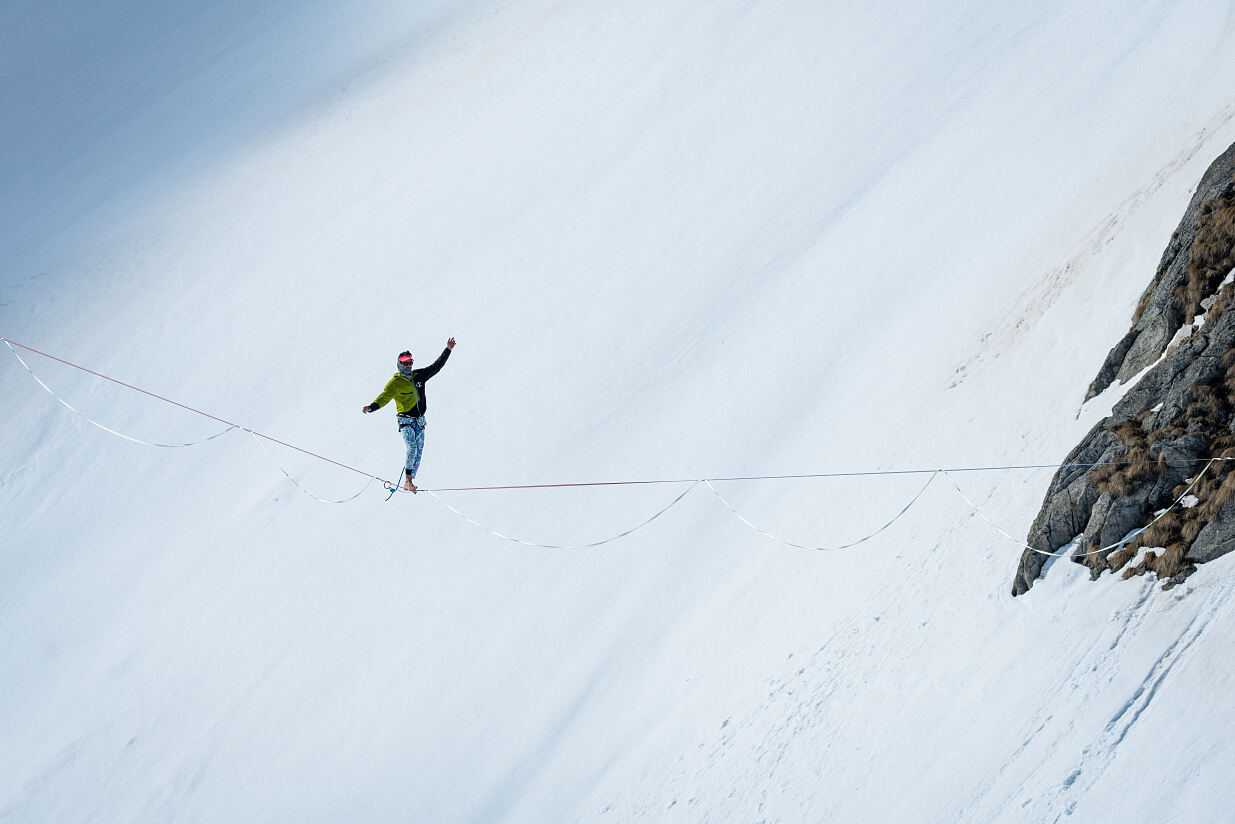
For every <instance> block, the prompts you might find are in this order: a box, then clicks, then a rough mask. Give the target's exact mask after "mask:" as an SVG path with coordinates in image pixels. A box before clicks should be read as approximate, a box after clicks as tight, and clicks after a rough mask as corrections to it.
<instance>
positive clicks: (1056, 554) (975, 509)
mask: <svg viewBox="0 0 1235 824" xmlns="http://www.w3.org/2000/svg"><path fill="white" fill-rule="evenodd" d="M1229 460H1231V458H1210V459H1209V462H1208V463H1207V464H1205V468H1204V469H1202V470H1201V471H1200V472H1198V473H1197V475H1196V477H1195V478H1193V479H1192V483H1190V484H1188V488H1187V489H1185V490H1184V491H1183V492H1182V493H1181V494H1180V496H1179V497H1178V498H1176V499H1175V501H1174V502H1173V503H1172V504H1171V505H1170V506H1168V507H1167V508H1166V509H1164V510H1162V511H1160V512H1159V513H1158V514H1157V515H1156V516H1155V517H1154V519H1153V520H1152V521H1150V522H1149V523H1147V524H1145V526H1143V527H1140V528H1139V529H1135V530H1133V531H1132V532H1130V533H1128V535H1126V536H1125V537H1124V538H1122V539H1121V540H1118V541H1116V542H1115V543H1113V544H1109V545H1108V546H1103V547H1098V548H1097V549H1091V550H1090V551H1088V552H1048V551H1046V550H1045V549H1038V548H1037V547H1033V546H1030V545H1029V544H1027V543H1025V542H1024V541H1022V540H1020V539H1019V538H1014V537H1013V536H1011V535H1009V534H1008V533H1007V532H1005V531H1004V530H1003V529H1002V528H1001V527H1000V526H999V525H998V524H996V523H995V522H994V521H992V520H991V519H990V518H988V517H986V515H985V514H983V512H982V511H981V510H980V509H978V505H977V504H975V503H974V502H973V499H972V498H970V497H969V496H968V495H966V494H965V492H964V490H962V489H961V487H960V484H958V483H957V482H956V479H955V478H953V477H952V476H951V475H948V473H947V471H946V470H942V469H941V470H940V472H942V473H943V474H944V475H945V476H947V478H948V480H949V481H951V482H952V486H954V487H956V491H957V493H958V494H959V495H960V496H961V497H962V498H964V499H965V503H967V504H969V508H970V509H972V510H973V513H974V514H975V515H977V516H978V517H979V518H981V519H982V520H984V521H986V522H987V523H988V524H990V525H991V527H992V528H993V529H994V530H995V531H996V532H998V533H999V534H1000V535H1002V536H1003V537H1005V538H1007V539H1008V540H1009V541H1012V542H1013V543H1015V544H1016V545H1017V546H1020V547H1023V548H1024V549H1027V550H1029V551H1030V552H1035V553H1037V554H1038V555H1046V556H1049V557H1051V558H1063V557H1065V556H1068V555H1071V556H1072V557H1074V558H1084V557H1087V556H1090V555H1098V554H1100V553H1103V552H1110V551H1111V550H1115V549H1118V548H1119V547H1121V546H1123V545H1125V544H1127V543H1128V542H1130V541H1132V540H1133V539H1134V538H1136V536H1137V535H1140V534H1141V533H1142V532H1144V531H1145V530H1147V529H1149V528H1150V527H1151V526H1153V525H1154V524H1156V523H1158V521H1160V520H1162V519H1163V518H1165V517H1166V515H1167V513H1168V512H1171V511H1172V510H1173V509H1175V507H1177V506H1179V504H1180V502H1182V501H1183V499H1184V498H1186V497H1188V493H1189V492H1191V491H1192V487H1194V486H1196V485H1197V482H1198V481H1200V480H1201V476H1202V475H1204V474H1205V473H1206V472H1207V471H1209V468H1210V467H1211V466H1213V465H1214V463H1215V462H1217V461H1229Z"/></svg>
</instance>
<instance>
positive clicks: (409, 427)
mask: <svg viewBox="0 0 1235 824" xmlns="http://www.w3.org/2000/svg"><path fill="white" fill-rule="evenodd" d="M418 428H419V427H417V426H416V425H415V424H414V423H413V424H400V426H399V434H400V435H402V436H403V443H404V444H405V445H406V446H407V458H406V460H405V461H404V463H403V488H404V489H405V490H407V491H408V492H415V491H416V484H415V480H414V479H415V478H416V470H417V469H419V467H420V450H421V449H422V448H423V444H424V440H423V436H418V435H417V432H416V430H417V429H418Z"/></svg>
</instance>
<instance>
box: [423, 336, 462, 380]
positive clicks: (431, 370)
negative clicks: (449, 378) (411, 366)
mask: <svg viewBox="0 0 1235 824" xmlns="http://www.w3.org/2000/svg"><path fill="white" fill-rule="evenodd" d="M454 348H455V339H454V338H451V339H450V340H448V341H446V348H445V349H443V350H442V354H441V355H439V356H438V358H437V360H435V361H433V363H432V364H430V365H429V366H426V367H425V368H424V369H417V370H416V375H417V377H419V378H420V380H422V381H427V380H428V379H429V378H431V377H433V376H434V375H436V374H437V373H438V372H441V371H442V367H443V366H445V365H446V359H447V358H448V357H450V353H451V351H452V350H453V349H454Z"/></svg>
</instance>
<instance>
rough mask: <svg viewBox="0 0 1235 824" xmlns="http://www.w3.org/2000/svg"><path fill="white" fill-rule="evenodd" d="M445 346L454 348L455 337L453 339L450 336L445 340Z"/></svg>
mask: <svg viewBox="0 0 1235 824" xmlns="http://www.w3.org/2000/svg"><path fill="white" fill-rule="evenodd" d="M446 348H447V349H454V348H455V339H454V338H451V339H450V340H448V341H446Z"/></svg>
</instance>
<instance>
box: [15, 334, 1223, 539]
mask: <svg viewBox="0 0 1235 824" xmlns="http://www.w3.org/2000/svg"><path fill="white" fill-rule="evenodd" d="M0 340H2V341H4V344H5V345H6V346H8V348H9V351H10V352H12V353H13V356H14V357H15V358H17V361H18V362H19V363H20V364H21V365H22V366H23V367H24V368H25V370H26V372H28V373H29V374H30V377H32V378H33V379H34V380H35V382H36V383H38V385H39V386H41V387H43V389H45V390H46V391H47V392H48V394H50V395H51V396H52V397H53V398H55V399H56V400H57V401H58V402H59V403H60V404H61V405H63V406H64V407H65V408H66V409H68V410H70V411H71V412H73V413H74V414H76V415H78V416H79V417H81V418H83V419H84V420H86V421H88V422H89V423H91V424H93V425H94V426H96V427H98V428H99V429H102V430H103V431H105V432H107V433H109V434H112V435H115V436H116V437H119V438H123V439H124V440H126V441H130V442H132V443H136V444H140V445H142V446H154V447H162V448H183V447H189V446H198V445H201V444H204V443H208V442H210V441H213V440H214V439H216V438H219V437H222V436H223V435H226V434H227V433H228V432H231V431H232V430H234V429H239V430H240V431H242V432H247V433H248V434H249V435H250V436H252V438H253V440H254V442H255V443H257V445H258V446H259V447H260V448H261V450H262V452H263V453H265V455H266V457H267V458H269V459H270V462H271V463H273V464H274V465H275V467H276V468H277V469H278V470H279V471H280V472H281V473H282V474H283V475H284V477H286V478H287V480H288V481H290V482H291V483H292V484H293V485H294V486H295V487H296V488H297V489H298V490H300V491H301V492H302V493H304V494H305V495H306V496H308V497H309V498H311V499H312V500H314V501H317V502H318V503H324V504H345V503H350V502H352V501H354V500H356V499H357V498H359V497H360V496H361V495H363V494H364V493H365V492H367V491H368V489H369V487H370V486H371V485H372V484H373V482H374V481H378V482H380V483H381V484H382V487H383V489H385V490H386V491H388V492H389V493H390V494H389V495H388V496H387V498H386V500H390V498H392V497H394V495H395V494H396V493H398V492H406V491H408V490H403V489H401V488H400V487H399V485H398V484H395V483H393V482H391V481H387V480H383V479H382V478H379V477H378V476H376V475H370V474H368V473H365V472H363V471H361V470H359V469H356V468H355V467H351V466H348V465H346V464H343V463H340V462H338V461H335V460H332V459H330V458H326V457H323V456H321V455H318V454H316V453H314V452H309V451H308V450H305V449H301V448H300V447H297V446H293V445H291V444H287V443H284V442H283V441H280V440H277V439H275V438H271V437H270V436H269V435H263V434H261V433H260V432H256V431H254V430H252V429H249V428H247V427H243V426H239V425H238V424H233V423H228V422H227V421H224V420H222V419H221V418H217V417H215V416H213V415H209V414H208V413H205V412H202V411H200V410H197V409H193V408H192V407H189V406H185V405H184V404H181V403H178V402H176V401H172V400H170V399H168V398H164V397H162V396H160V395H155V394H154V393H152V392H147V391H146V390H144V389H139V388H138V387H135V386H130V385H129V384H126V383H123V382H122V381H118V380H116V379H115V378H110V377H108V376H106V375H103V374H101V373H98V372H94V371H93V370H90V369H86V368H85V367H82V366H79V365H77V364H75V363H72V362H70V361H66V360H62V359H61V358H57V357H55V356H54V355H48V354H47V353H45V352H40V351H39V350H37V349H32V348H31V347H28V346H24V345H23V344H16V345H17V346H20V347H22V348H23V349H27V350H29V351H31V352H35V353H37V354H40V355H43V356H45V357H48V358H51V359H53V360H57V361H60V362H61V363H64V364H66V365H68V366H72V367H74V368H76V369H81V370H82V371H85V372H89V373H90V374H92V375H96V376H98V377H101V378H104V379H106V380H109V381H112V382H114V383H117V384H120V385H121V386H124V387H126V388H128V389H132V390H134V391H137V392H141V393H143V394H146V395H150V396H151V397H154V398H157V399H159V400H162V401H165V402H167V403H170V404H173V405H175V406H179V407H181V408H182V409H186V410H188V411H190V412H194V413H196V414H198V415H203V416H205V417H208V418H211V419H213V420H216V421H219V422H220V423H224V424H226V428H225V429H223V430H222V431H221V432H217V433H215V434H213V435H211V436H209V437H207V438H203V439H202V440H198V441H191V442H189V443H179V444H166V443H158V442H154V441H146V440H142V439H140V438H136V437H133V436H131V435H126V434H124V433H123V432H119V431H117V430H115V429H112V428H111V427H108V426H106V425H104V424H102V423H99V422H98V421H96V420H94V419H93V418H91V417H89V416H88V415H86V414H84V413H83V412H81V411H80V410H79V409H77V408H76V407H74V406H72V405H71V404H70V403H69V402H68V401H66V400H64V399H63V398H62V397H60V396H59V395H58V394H56V392H55V391H54V390H52V388H51V387H50V386H48V385H47V384H46V383H45V382H44V381H43V380H42V379H41V378H39V376H38V375H36V374H35V372H34V370H33V369H31V368H30V365H29V364H28V363H26V361H25V360H24V359H22V357H21V355H20V354H18V352H17V350H16V349H14V348H13V347H14V344H15V342H14V341H10V340H9V339H8V338H3V337H0ZM263 439H265V440H270V441H273V442H275V443H278V444H281V445H283V446H286V447H289V448H291V449H294V450H296V451H298V452H302V453H304V454H306V455H309V456H311V457H313V458H316V459H318V460H322V461H326V462H327V463H331V464H334V465H335V466H339V467H342V468H344V469H348V470H351V471H353V472H358V473H360V474H362V475H365V476H366V477H367V478H368V480H367V481H366V483H365V485H364V486H363V487H362V488H361V489H360V491H358V492H357V493H355V494H354V495H351V496H350V497H347V498H341V499H337V500H330V499H325V498H321V497H318V496H317V495H314V494H313V493H312V492H309V491H308V490H307V489H305V488H304V486H303V485H302V484H301V483H300V482H299V481H297V480H296V478H295V477H293V475H292V474H291V473H290V472H288V471H287V469H286V468H284V467H283V465H282V464H280V463H279V461H278V460H277V459H276V458H275V457H274V455H273V454H271V452H270V450H269V449H267V448H266V444H265V443H263ZM1225 460H1231V459H1230V458H1210V459H1208V463H1206V464H1205V467H1204V468H1203V469H1202V470H1201V471H1200V472H1199V473H1197V475H1196V477H1195V478H1193V479H1192V482H1191V483H1190V484H1189V485H1188V487H1187V488H1186V489H1185V490H1184V491H1183V493H1182V494H1181V495H1180V496H1179V497H1178V498H1176V500H1175V501H1174V502H1173V503H1172V504H1171V505H1170V506H1169V507H1167V508H1166V509H1164V510H1162V511H1161V512H1158V513H1157V514H1156V516H1155V517H1154V519H1153V520H1152V521H1150V522H1149V523H1148V524H1146V525H1145V526H1143V527H1141V528H1139V529H1137V530H1135V531H1134V532H1132V533H1130V534H1129V535H1128V536H1127V537H1125V538H1124V539H1123V540H1120V541H1117V542H1115V543H1114V544H1111V545H1109V546H1105V547H1099V548H1097V549H1094V550H1090V551H1089V552H1083V553H1068V552H1048V551H1046V550H1042V549H1038V548H1036V547H1033V546H1030V545H1029V544H1027V543H1025V542H1024V541H1021V540H1020V539H1018V538H1016V537H1014V536H1012V535H1011V534H1009V533H1008V532H1007V531H1005V530H1004V529H1002V528H1001V527H1000V526H999V525H998V524H996V523H995V522H994V521H992V520H991V519H990V518H988V517H987V516H986V515H985V514H984V513H983V512H982V511H981V510H980V509H979V508H978V506H977V504H975V503H974V502H973V499H972V498H970V497H969V496H968V495H967V494H966V493H965V492H964V490H962V489H961V487H960V485H959V484H958V483H957V482H956V479H955V478H953V477H952V475H951V474H950V473H949V472H948V470H946V469H935V470H908V471H887V472H856V473H827V474H817V475H794V476H759V477H747V478H723V479H719V478H711V479H708V478H700V479H696V480H689V479H684V480H678V481H627V482H601V483H590V484H584V483H572V484H530V485H523V486H520V487H514V486H510V487H471V488H457V489H452V490H445V489H443V490H437V491H435V490H432V489H422V490H420V491H421V492H425V493H427V494H428V495H429V496H430V497H432V498H433V499H434V500H435V501H437V502H438V503H439V504H441V505H442V506H443V507H445V508H446V509H447V510H449V511H450V512H452V513H453V514H455V515H456V516H458V517H459V518H462V519H463V520H464V521H467V522H468V523H470V524H472V525H474V526H476V527H477V528H479V529H481V530H484V531H485V532H487V533H489V534H490V535H493V536H494V537H497V538H500V539H502V540H505V541H511V542H513V543H517V544H521V545H523V546H529V547H535V548H538V549H554V550H577V549H592V548H596V547H600V546H604V545H605V544H609V543H613V542H614V541H617V540H620V539H622V538H625V537H627V536H629V535H631V534H633V533H635V532H638V531H639V530H641V529H643V528H644V527H646V526H648V525H649V524H651V523H652V522H653V521H655V520H657V519H658V518H660V517H661V516H662V515H664V514H665V513H666V512H668V511H669V510H671V509H673V508H674V507H675V506H677V505H678V504H679V503H681V502H682V500H684V499H685V498H686V496H687V495H689V494H690V493H691V492H692V491H694V490H695V489H696V488H697V487H699V486H700V485H703V486H706V487H707V488H708V489H709V490H711V492H712V494H713V495H714V496H715V497H716V499H717V500H718V501H720V503H721V504H723V505H724V507H725V508H726V509H728V510H729V511H730V512H731V513H732V514H733V515H734V516H735V517H736V518H737V519H738V520H739V521H741V522H742V523H743V524H745V525H746V526H748V527H749V528H751V529H753V530H754V531H755V532H758V533H759V534H761V535H763V536H765V537H767V538H769V539H771V540H773V541H777V542H778V543H781V544H784V545H785V546H789V547H793V548H795V549H803V550H811V551H837V550H844V549H850V548H852V547H855V546H858V545H860V544H863V543H866V542H867V541H869V540H871V539H872V538H875V537H876V536H878V535H880V534H881V533H883V532H884V531H886V530H887V529H888V528H890V527H891V526H892V525H893V524H895V523H896V522H897V521H899V520H900V519H901V518H902V517H904V516H905V514H906V513H908V512H909V510H910V509H911V508H912V507H913V505H914V504H915V503H917V502H918V500H919V499H920V498H921V497H922V496H923V495H924V494H925V493H926V491H927V489H928V488H929V487H930V486H931V484H932V483H933V482H934V481H935V479H936V478H938V477H939V476H940V475H943V476H944V477H946V478H947V479H948V480H949V481H950V482H951V483H952V486H953V488H954V489H955V490H956V492H957V494H958V495H960V497H961V498H962V499H963V500H964V501H965V503H966V504H968V505H969V507H970V509H972V510H973V512H974V514H975V515H977V516H978V517H979V518H981V519H982V520H983V521H985V522H986V523H987V524H989V525H990V526H991V527H992V528H993V529H994V530H995V531H996V532H998V533H999V534H1000V535H1002V536H1003V537H1005V538H1007V539H1008V540H1010V541H1012V542H1013V543H1015V544H1017V545H1018V546H1020V547H1022V548H1023V549H1026V550H1028V551H1030V552H1035V553H1037V554H1040V555H1049V556H1051V557H1063V556H1065V555H1068V554H1072V555H1073V556H1074V557H1083V556H1087V555H1095V554H1098V553H1101V552H1107V551H1110V550H1113V549H1117V548H1118V547H1121V546H1123V545H1125V544H1127V543H1128V542H1129V541H1131V540H1133V539H1134V538H1135V537H1136V536H1137V535H1140V534H1141V533H1143V532H1145V531H1146V530H1147V529H1149V528H1150V527H1152V526H1153V525H1154V524H1155V523H1157V522H1158V521H1159V520H1161V519H1162V518H1164V517H1165V516H1166V515H1167V513H1169V512H1171V511H1173V510H1174V509H1175V508H1176V507H1178V506H1180V505H1181V503H1182V502H1183V500H1184V499H1185V498H1186V497H1187V496H1188V494H1189V492H1191V490H1192V489H1193V487H1195V486H1196V484H1197V482H1199V481H1200V479H1201V477H1202V476H1203V475H1204V474H1205V473H1206V472H1207V471H1208V470H1209V468H1210V467H1211V466H1213V465H1214V463H1215V462H1217V461H1225ZM1099 465H1102V464H1084V465H1083V466H1099ZM1077 466H1082V464H1077ZM1013 468H1018V469H1022V468H1023V469H1028V468H1055V467H1053V466H1051V467H1048V466H1047V465H1042V466H1033V467H981V468H980V469H989V470H994V469H1013ZM953 471H959V470H953ZM975 471H977V470H976V469H975ZM928 472H929V477H928V478H927V479H926V483H924V484H923V485H922V487H921V488H920V489H919V490H918V491H917V493H915V494H914V495H913V497H911V498H910V499H909V501H908V502H907V503H906V504H905V505H904V506H903V507H901V509H900V510H899V511H898V512H897V513H896V515H895V516H893V517H892V519H891V520H889V521H888V522H887V523H885V524H883V525H882V526H880V527H879V528H878V529H876V530H875V531H874V532H871V533H870V534H868V535H865V536H863V537H861V538H858V539H856V540H854V541H850V542H848V543H845V544H837V545H830V546H817V545H810V544H802V543H797V542H795V541H790V540H788V539H785V538H782V537H780V536H778V535H775V534H773V533H771V532H769V531H767V530H765V529H763V528H762V527H760V526H757V525H756V524H755V523H754V522H752V521H751V520H750V519H748V518H747V517H746V516H745V515H743V514H742V513H741V512H740V511H738V509H737V508H736V507H734V506H733V504H731V503H730V502H729V501H728V500H727V499H726V498H725V497H724V496H723V495H721V494H720V492H719V491H718V490H717V489H716V487H715V486H714V485H713V484H714V482H720V481H722V480H723V481H739V480H772V479H785V478H820V477H846V476H863V475H903V474H926V473H928ZM661 483H681V484H689V485H688V486H687V487H686V489H684V490H683V491H682V492H681V493H680V494H678V495H677V496H676V497H675V498H673V500H671V501H670V502H669V503H668V504H666V505H665V506H664V507H662V508H660V509H659V510H657V511H656V512H655V513H654V514H653V515H652V516H651V517H649V518H647V519H645V520H644V521H641V522H640V523H639V524H637V525H636V526H633V527H631V528H629V529H626V530H623V531H621V532H619V533H618V534H616V535H614V536H612V537H609V538H604V539H601V540H597V541H592V542H589V543H582V544H548V543H537V542H533V541H527V540H524V539H522V538H517V537H514V536H511V535H506V534H504V533H502V532H499V531H497V530H495V529H493V528H491V527H488V526H485V525H484V524H482V523H480V522H478V521H476V520H474V519H473V518H471V517H469V516H468V515H465V514H464V513H463V512H461V511H460V510H458V509H457V508H456V507H454V506H452V505H451V504H449V503H447V502H446V501H445V500H444V499H443V498H442V497H441V496H440V495H439V494H438V492H444V491H455V492H458V491H474V490H478V489H516V488H523V489H528V488H560V487H582V486H618V485H634V484H661Z"/></svg>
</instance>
